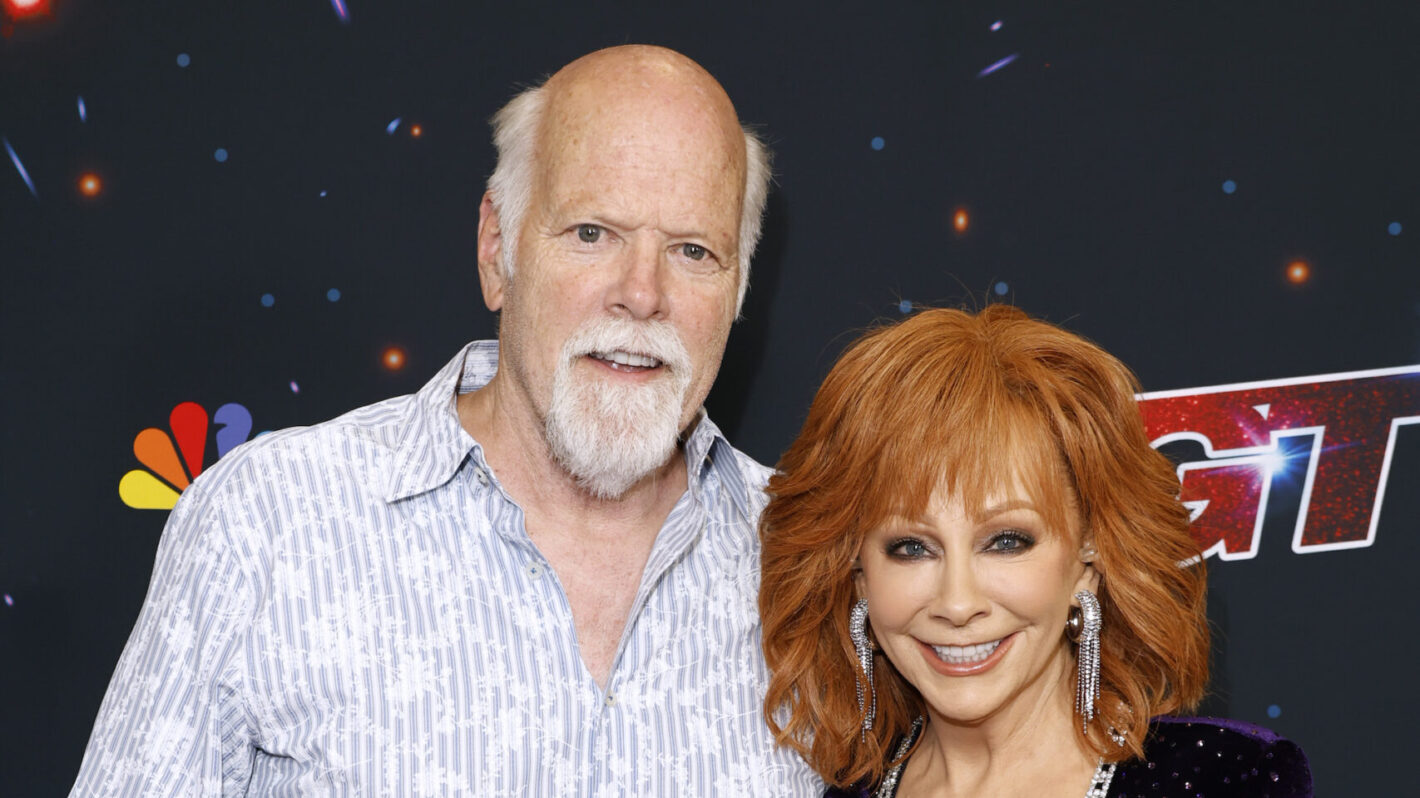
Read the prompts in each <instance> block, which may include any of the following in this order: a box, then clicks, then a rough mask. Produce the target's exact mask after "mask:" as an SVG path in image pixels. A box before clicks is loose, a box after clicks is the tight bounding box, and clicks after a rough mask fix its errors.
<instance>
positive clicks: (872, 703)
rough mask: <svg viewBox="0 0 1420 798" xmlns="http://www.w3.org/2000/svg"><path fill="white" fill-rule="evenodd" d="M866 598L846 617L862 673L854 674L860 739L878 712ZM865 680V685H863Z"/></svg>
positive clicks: (871, 726)
mask: <svg viewBox="0 0 1420 798" xmlns="http://www.w3.org/2000/svg"><path fill="white" fill-rule="evenodd" d="M867 627H868V600H867V599H865V598H860V599H858V603H857V604H854V605H853V614H852V615H851V616H849V618H848V636H849V637H851V638H852V639H853V649H854V650H855V651H856V652H857V653H858V667H859V669H860V670H862V672H863V675H862V676H857V675H856V674H855V680H854V682H855V686H856V687H857V688H858V714H859V715H861V716H862V718H863V732H862V735H861V739H864V740H866V739H867V738H868V731H869V730H870V729H872V728H873V718H874V717H875V716H876V715H877V714H878V694H877V692H876V691H874V690H873V645H872V642H871V641H869V640H868V628H867ZM864 682H867V687H866V688H865V687H864Z"/></svg>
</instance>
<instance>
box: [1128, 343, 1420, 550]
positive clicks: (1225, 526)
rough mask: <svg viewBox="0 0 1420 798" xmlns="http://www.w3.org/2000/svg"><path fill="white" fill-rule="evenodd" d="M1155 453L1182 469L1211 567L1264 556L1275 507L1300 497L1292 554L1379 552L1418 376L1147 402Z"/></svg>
mask: <svg viewBox="0 0 1420 798" xmlns="http://www.w3.org/2000/svg"><path fill="white" fill-rule="evenodd" d="M1139 407H1140V410H1141V411H1142V412H1143V415H1144V426H1145V428H1146V429H1147V430H1148V433H1149V437H1150V438H1151V439H1152V440H1153V444H1154V446H1155V448H1158V449H1160V450H1162V451H1164V452H1165V453H1167V454H1169V455H1171V456H1173V457H1174V459H1175V461H1178V460H1180V459H1182V460H1183V462H1182V463H1180V465H1179V466H1178V477H1179V482H1180V483H1181V484H1182V489H1181V496H1180V498H1181V499H1182V500H1183V503H1184V505H1185V506H1187V507H1188V508H1189V510H1191V511H1192V519H1193V535H1194V538H1195V539H1196V540H1197V541H1198V543H1199V545H1200V546H1201V547H1202V549H1203V556H1204V557H1211V556H1214V555H1217V557H1218V558H1219V559H1222V560H1245V559H1249V558H1251V557H1255V556H1256V555H1257V550H1258V543H1259V539H1260V537H1261V533H1262V523H1263V519H1264V517H1265V516H1266V514H1267V501H1268V498H1269V496H1270V495H1272V492H1273V490H1274V486H1276V488H1275V489H1277V490H1286V491H1291V492H1292V493H1293V494H1295V493H1296V491H1297V490H1298V489H1299V490H1300V503H1299V510H1298V511H1297V517H1296V521H1295V527H1294V531H1293V534H1292V551H1294V552H1297V553H1298V554H1309V553H1312V552H1318V551H1334V550H1338V549H1353V548H1361V547H1364V546H1369V545H1371V543H1373V542H1374V541H1375V537H1376V525H1377V524H1378V523H1379V522H1380V515H1381V503H1382V501H1383V500H1384V499H1385V489H1386V477H1387V475H1388V474H1389V472H1390V461H1391V453H1392V451H1393V450H1394V448H1395V437H1396V431H1397V430H1399V429H1400V428H1401V427H1402V426H1405V425H1407V424H1416V423H1420V366H1404V367H1401V368H1393V369H1380V370H1376V371H1353V372H1349V373H1345V374H1326V375H1322V376H1319V377H1299V378H1295V379H1287V380H1274V381H1268V382H1250V383H1241V384H1237V385H1219V386H1214V387H1211V388H1191V389H1187V390H1181V391H1160V392H1157V393H1146V394H1142V395H1140V397H1139Z"/></svg>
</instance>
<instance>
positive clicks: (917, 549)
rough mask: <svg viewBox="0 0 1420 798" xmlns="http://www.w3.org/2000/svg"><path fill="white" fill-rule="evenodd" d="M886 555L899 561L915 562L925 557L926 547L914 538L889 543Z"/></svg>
mask: <svg viewBox="0 0 1420 798" xmlns="http://www.w3.org/2000/svg"><path fill="white" fill-rule="evenodd" d="M887 553H888V556H890V557H896V558H897V559H900V560H916V559H921V558H922V557H926V556H927V547H926V546H925V545H923V544H922V541H920V540H917V539H915V538H904V539H902V540H895V541H893V542H892V543H889V544H888V547H887Z"/></svg>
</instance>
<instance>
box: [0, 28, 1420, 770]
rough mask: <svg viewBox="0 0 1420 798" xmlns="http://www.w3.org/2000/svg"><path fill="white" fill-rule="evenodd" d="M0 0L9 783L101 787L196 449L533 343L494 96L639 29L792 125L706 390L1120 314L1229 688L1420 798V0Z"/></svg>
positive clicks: (1115, 334) (0, 491)
mask: <svg viewBox="0 0 1420 798" xmlns="http://www.w3.org/2000/svg"><path fill="white" fill-rule="evenodd" d="M0 8H2V9H3V22H0V26H3V30H0V34H3V35H0V144H3V147H0V149H3V152H2V153H0V275H3V279H4V290H3V291H0V323H3V336H0V353H2V354H0V386H3V390H0V396H3V408H2V409H3V418H4V421H3V429H4V437H3V441H4V443H3V457H0V519H3V520H0V794H4V795H25V796H28V795H57V794H62V793H63V792H64V791H65V790H66V789H67V788H68V786H69V784H70V783H71V782H72V780H73V778H74V775H75V774H76V772H77V770H78V766H79V761H80V758H81V756H82V753H83V748H84V744H85V742H86V740H87V737H88V733H89V729H90V727H91V725H92V723H93V720H94V715H95V713H96V711H97V710H98V707H99V702H100V699H101V697H102V695H103V691H104V689H105V687H106V685H107V682H108V678H109V675H110V673H111V672H112V669H113V667H114V665H115V663H116V662H117V660H118V656H119V653H120V651H121V649H122V646H123V644H124V641H125V640H126V638H127V635H128V632H129V630H130V629H131V627H132V624H133V622H134V620H135V619H136V617H137V613H138V609H139V607H140V604H141V602H142V599H143V596H144V592H145V589H146V587H147V582H148V576H149V573H150V570H151V568H152V562H153V556H154V552H155V550H156V546H157V542H158V537H159V534H160V531H161V528H162V524H163V521H164V519H165V517H166V510H165V508H166V507H170V506H171V503H172V501H173V500H174V499H175V497H176V495H177V494H178V492H180V490H181V489H182V487H183V486H184V485H185V484H186V483H187V481H188V479H190V478H191V477H192V476H194V475H195V474H197V473H198V472H200V471H201V470H202V468H203V467H204V466H207V465H210V464H211V463H212V462H214V461H215V460H216V459H217V457H219V456H220V455H221V454H223V453H225V452H226V451H227V450H228V449H230V448H231V447H232V446H234V445H236V444H237V443H240V442H241V441H242V440H246V439H247V438H249V437H251V436H254V435H256V434H259V433H260V432H262V431H265V430H271V429H277V428H280V427H285V426H289V425H296V424H309V423H314V422H317V421H320V420H323V419H326V418H330V417H332V416H335V415H337V414H339V413H341V412H343V411H345V410H348V409H350V408H353V407H356V406H359V405H362V404H367V403H369V402H372V401H375V400H378V399H381V398H384V397H387V396H391V395H394V394H399V393H407V392H411V391H414V390H416V389H417V388H418V387H419V386H421V385H422V384H423V383H424V381H425V380H427V379H428V378H429V377H430V376H432V374H433V372H434V371H435V370H436V369H437V368H438V367H439V366H441V365H442V364H443V363H444V362H446V360H448V359H449V358H450V357H452V356H453V354H454V352H455V351H456V350H457V349H458V347H459V346H460V345H461V344H463V343H464V342H466V341H468V340H470V339H473V338H481V337H490V336H491V335H492V334H493V333H494V331H495V323H496V322H495V318H494V317H493V316H492V314H490V313H489V312H488V311H487V310H486V309H485V308H484V307H483V305H482V302H481V300H480V298H479V294H478V290H477V281H476V273H475V268H474V237H475V225H476V218H477V207H478V202H479V198H480V195H481V193H482V190H483V189H482V187H483V183H484V180H485V179H486V177H487V175H488V173H489V172H490V171H491V170H492V166H493V151H492V146H491V144H490V143H489V136H488V128H487V122H486V120H487V118H488V117H489V115H491V114H492V113H493V111H494V110H496V109H497V108H498V107H499V106H500V105H501V104H502V103H503V102H505V101H506V100H507V99H508V98H509V97H510V96H511V95H512V94H513V93H514V92H515V91H516V90H517V89H518V88H519V87H520V86H523V85H526V84H528V83H530V82H533V81H536V80H538V79H540V78H541V77H542V76H544V75H546V74H548V73H550V72H552V71H554V70H556V69H557V68H558V67H559V66H561V65H562V64H564V63H566V62H567V61H570V60H571V59H573V58H575V57H577V56H579V55H581V54H583V53H585V52H588V51H590V50H593V49H597V48H599V47H603V46H607V45H613V44H621V43H628V42H648V43H656V44H663V45H667V46H670V47H674V48H676V49H678V50H681V51H682V52H685V53H686V54H688V55H690V56H691V57H693V58H695V59H696V60H698V61H699V62H700V63H702V64H703V65H704V66H705V67H706V68H708V69H709V70H710V71H711V72H712V73H713V74H715V75H716V76H717V77H718V78H719V79H720V80H721V82H722V83H723V84H724V85H725V87H726V89H727V90H728V91H729V93H730V96H731V97H732V98H733V99H734V101H735V103H736V106H737V108H738V110H739V112H740V115H741V117H742V118H743V119H744V120H746V121H747V122H750V123H753V124H754V125H755V126H757V128H758V129H759V130H760V131H761V132H762V134H763V135H764V137H765V138H766V139H767V140H768V141H769V142H770V144H771V146H772V147H773V149H774V151H775V153H776V159H775V174H776V185H775V188H774V191H773V194H772V195H771V199H770V204H769V215H768V219H767V223H766V235H765V240H764V242H763V244H762V245H761V247H760V251H759V255H758V257H757V258H756V261H755V265H754V271H753V275H752V279H751V289H750V294H749V298H748V300H747V304H746V307H745V314H744V319H743V320H742V321H741V322H739V324H738V325H737V327H736V330H735V332H734V333H733V334H732V337H731V341H730V347H729V351H728V352H727V354H726V357H725V363H724V367H723V369H722V372H721V376H720V379H719V381H718V382H717V384H716V387H715V389H714V391H713V392H712V394H711V397H710V400H709V403H708V404H709V409H710V412H711V415H712V417H713V418H715V419H716V420H717V422H718V423H719V424H720V426H721V427H722V428H723V429H725V431H726V433H727V434H728V435H729V437H730V439H731V440H732V441H733V442H735V443H736V444H737V445H738V446H739V447H740V448H742V449H744V450H746V451H748V452H749V453H751V454H752V455H754V456H755V457H756V458H758V459H760V460H761V461H764V462H766V463H772V462H774V461H775V460H776V459H777V457H778V455H779V453H780V452H781V451H782V450H783V448H784V447H785V446H786V445H787V443H788V442H789V440H790V439H791V438H792V437H793V435H794V434H795V433H796V432H797V428H798V425H799V423H800V422H801V421H802V419H803V416H804V413H805V411H806V409H807V407H808V403H809V400H810V399H811V397H812V393H813V390H814V388H815V387H816V385H817V384H818V382H819V380H820V379H821V377H822V376H823V375H824V374H825V373H826V371H827V369H828V367H829V366H830V365H831V363H832V362H833V359H834V358H835V357H836V356H837V354H838V353H839V352H840V351H841V350H842V348H843V347H844V346H845V345H846V344H847V343H848V342H849V341H850V340H851V339H852V337H853V336H854V335H855V334H856V333H857V332H858V331H861V330H863V329H864V328H866V327H867V326H869V325H871V324H873V323H874V322H875V321H879V320H884V319H893V318H901V317H902V316H903V315H904V314H905V313H910V312H912V311H913V309H914V308H918V307H921V306H923V305H962V304H965V305H968V306H980V305H982V304H983V303H986V302H1012V303H1015V304H1017V305H1019V306H1021V307H1023V308H1025V309H1026V310H1028V311H1029V312H1031V313H1033V314H1036V315H1039V316H1042V317H1044V318H1047V319H1049V320H1051V321H1055V322H1058V323H1062V324H1064V325H1066V326H1067V327H1069V328H1070V329H1073V330H1075V331H1077V332H1080V333H1082V334H1084V335H1086V336H1088V337H1090V338H1092V339H1094V340H1096V341H1098V342H1100V343H1101V344H1103V345H1104V346H1105V347H1106V348H1107V349H1109V350H1111V351H1112V352H1114V353H1116V354H1117V355H1119V356H1120V357H1121V358H1122V359H1123V360H1124V361H1125V362H1126V363H1128V364H1129V365H1131V366H1132V367H1133V368H1134V369H1135V370H1136V372H1137V373H1138V375H1139V377H1140V380H1141V382H1142V384H1143V387H1144V390H1145V391H1146V392H1149V393H1150V395H1151V396H1152V397H1154V398H1151V399H1149V400H1148V401H1147V402H1146V405H1147V406H1148V407H1150V408H1151V409H1150V411H1149V412H1150V416H1149V418H1150V424H1151V433H1153V434H1155V435H1156V436H1157V437H1159V438H1160V439H1161V440H1160V445H1161V446H1167V447H1170V448H1169V451H1170V454H1172V455H1173V456H1175V457H1176V458H1177V459H1178V460H1179V461H1180V463H1181V464H1182V465H1181V474H1183V475H1184V477H1185V480H1184V496H1183V498H1184V499H1185V500H1187V501H1190V508H1191V509H1193V510H1194V512H1195V514H1196V515H1197V516H1198V518H1197V521H1196V523H1197V524H1198V528H1199V530H1200V534H1201V535H1205V536H1211V537H1209V539H1208V541H1207V542H1209V544H1210V545H1211V546H1212V548H1211V549H1210V552H1211V553H1210V557H1209V559H1208V562H1209V566H1210V583H1211V588H1212V593H1211V595H1210V615H1211V617H1212V620H1213V622H1214V626H1215V645H1216V655H1215V658H1214V676H1213V681H1212V695H1211V697H1210V698H1209V699H1208V702H1207V703H1206V704H1205V706H1204V710H1205V711H1206V712H1207V713H1210V714H1221V715H1229V716H1232V717H1236V718H1241V719H1245V720H1248V721H1253V722H1256V723H1260V724H1263V725H1266V726H1269V727H1271V728H1274V729H1276V730H1278V731H1279V732H1281V733H1283V734H1286V735H1287V736H1289V737H1292V738H1293V739H1295V740H1297V741H1299V742H1300V743H1301V744H1302V746H1303V747H1304V748H1305V750H1306V751H1307V752H1308V754H1309V755H1310V757H1311V759H1312V765H1313V770H1314V773H1315V777H1316V783H1317V788H1318V793H1319V794H1323V795H1385V794H1399V793H1400V792H1403V791H1404V790H1402V789H1401V787H1402V785H1405V786H1406V789H1408V785H1409V782H1410V778H1409V776H1408V775H1407V774H1408V771H1407V770H1406V768H1405V767H1404V764H1403V763H1404V762H1406V761H1408V760H1407V757H1410V756H1411V750H1410V749H1411V747H1412V746H1411V744H1412V742H1413V740H1414V738H1415V734H1414V723H1415V718H1417V717H1420V690H1417V689H1416V688H1415V686H1414V675H1413V674H1414V671H1415V662H1414V653H1415V651H1416V648H1417V647H1416V645H1415V643H1414V641H1413V638H1414V635H1415V631H1414V630H1415V628H1416V625H1417V621H1420V598H1417V595H1416V590H1415V585H1416V581H1417V580H1416V572H1417V568H1420V521H1417V520H1416V519H1417V518H1420V490H1417V488H1420V428H1417V427H1416V426H1414V424H1413V422H1415V421H1420V393H1417V389H1416V379H1417V377H1416V375H1417V374H1420V366H1417V365H1416V364H1420V263H1418V262H1417V258H1420V247H1417V240H1420V155H1417V153H1416V142H1417V141H1420V80H1417V79H1420V46H1417V44H1416V42H1417V41H1420V4H1416V3H1414V2H1412V1H1411V0H1394V2H1389V3H1365V2H1347V3H1337V2H1295V3H1285V4H1283V3H1264V2H1238V1H1237V0H1232V1H1230V2H1189V3H1178V2H1163V1H1162V0H1159V1H1158V2H1142V3H1141V2H1089V3H1084V2H1055V1H1054V0H1039V1H1038V2H1031V3H1023V2H931V3H929V2H879V3H833V2H818V3H805V2H797V3H740V2H716V3H696V4H686V5H684V6H680V7H672V4H661V3H625V4H621V3H487V2H472V1H471V2H459V3H434V2H394V0H282V2H274V1H268V2H247V3H217V2H202V1H199V2H191V1H190V0H189V2H173V1H172V0H153V1H152V2H144V3H110V2H99V0H0ZM1328 375H1330V376H1328ZM1335 375H1342V376H1335ZM1317 377H1321V379H1313V378H1317ZM1214 386H1233V387H1224V388H1222V389H1218V390H1213V387H1214ZM1239 386H1241V387H1239ZM1200 389H1206V390H1200ZM1180 396H1182V397H1184V399H1182V400H1180V399H1179V397H1180ZM1199 397H1202V398H1199ZM1327 430H1331V432H1330V433H1329V432H1327ZM1338 434H1340V436H1341V437H1339V438H1338V437H1336V435H1338ZM1329 435H1330V436H1331V437H1328V436H1329ZM1164 439H1167V440H1164ZM1348 458H1349V459H1348ZM1214 544H1216V545H1214Z"/></svg>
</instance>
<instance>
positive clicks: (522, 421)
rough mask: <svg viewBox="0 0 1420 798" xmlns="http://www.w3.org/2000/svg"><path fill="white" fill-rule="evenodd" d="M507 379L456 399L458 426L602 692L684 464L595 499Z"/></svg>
mask: <svg viewBox="0 0 1420 798" xmlns="http://www.w3.org/2000/svg"><path fill="white" fill-rule="evenodd" d="M503 373H504V372H502V371H501V370H500V371H499V374H498V375H495V376H494V378H493V380H492V381H490V382H489V383H488V385H486V386H484V387H483V388H481V389H479V390H477V391H474V392H472V393H467V394H463V395H461V396H459V397H458V405H457V406H458V414H459V422H460V423H461V424H462V425H463V428H464V429H465V430H467V431H468V433H469V434H470V435H472V436H473V438H474V440H476V441H478V442H479V444H480V445H481V446H482V447H483V456H484V458H485V459H486V460H487V462H488V465H489V467H490V468H492V469H493V472H494V474H496V475H497V477H498V482H499V484H501V485H502V486H503V489H504V490H505V491H507V492H508V495H509V496H510V497H512V499H513V500H514V501H515V502H517V503H518V506H520V507H521V508H522V509H523V523H524V526H525V528H526V530H527V534H528V537H529V538H530V539H531V540H532V542H533V544H534V545H535V546H537V549H538V551H539V552H541V553H542V555H543V557H545V558H546V559H547V562H548V565H549V566H551V568H552V570H553V571H554V572H555V573H556V574H557V577H558V580H559V581H560V583H561V585H562V588H563V590H564V591H565V594H566V596H567V601H568V604H569V605H570V606H571V609H572V617H573V622H574V624H575V625H576V630H577V641H578V647H579V648H580V653H581V655H582V661H583V663H584V664H585V665H586V667H587V671H588V672H589V673H590V674H591V676H592V678H593V679H594V680H595V681H596V683H597V684H598V685H600V686H601V687H602V688H606V687H607V686H608V683H609V681H610V678H611V671H612V666H613V665H614V663H615V659H616V652H617V650H618V645H619V642H620V640H621V636H622V633H623V631H624V630H625V628H626V624H627V620H628V618H629V616H630V613H631V609H632V606H633V604H634V603H635V598H636V592H637V589H638V588H639V586H640V583H641V576H642V573H643V572H644V570H645V568H646V561H647V559H648V558H649V557H650V554H651V548H652V546H654V545H655V542H656V536H657V534H658V533H659V532H660V530H661V527H662V525H664V523H665V520H666V518H667V517H668V516H669V515H670V512H671V509H672V508H673V507H674V506H675V503H676V501H677V500H678V499H679V498H680V496H681V495H682V494H683V493H684V492H685V488H686V466H685V457H684V454H683V452H681V451H680V450H679V449H677V450H676V451H675V453H674V454H673V455H672V456H671V458H670V460H669V462H667V463H666V464H665V465H664V466H663V467H661V468H660V469H657V470H656V471H655V472H654V473H652V474H651V475H649V476H647V477H645V478H643V479H642V480H641V481H639V482H638V483H636V484H635V485H633V486H632V487H631V489H630V490H628V491H627V492H626V493H625V494H624V495H622V496H621V497H619V498H616V499H598V498H596V497H594V496H592V495H591V494H589V493H588V492H587V491H586V490H585V489H583V488H582V487H581V486H580V485H578V484H577V483H576V480H574V479H573V478H572V477H571V475H569V474H568V473H567V471H566V470H565V469H563V468H562V466H561V465H560V464H558V463H557V461H556V459H555V458H554V457H553V456H552V453H551V452H550V451H549V449H548V446H547V442H546V441H545V440H544V438H543V435H542V431H541V430H540V429H539V425H538V423H537V420H536V414H535V413H533V412H532V411H531V406H530V404H529V403H528V402H526V401H519V399H520V398H521V397H519V396H517V395H516V394H515V393H514V391H516V388H515V387H514V386H511V385H508V384H507V383H508V382H509V381H506V380H505V381H500V380H499V378H498V377H499V376H501V375H502V374H503Z"/></svg>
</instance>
